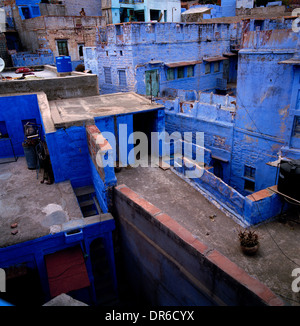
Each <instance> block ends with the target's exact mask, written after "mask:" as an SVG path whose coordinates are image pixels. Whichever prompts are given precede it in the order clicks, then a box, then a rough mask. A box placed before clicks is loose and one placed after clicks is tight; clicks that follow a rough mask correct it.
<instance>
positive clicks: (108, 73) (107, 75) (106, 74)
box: [104, 68, 112, 84]
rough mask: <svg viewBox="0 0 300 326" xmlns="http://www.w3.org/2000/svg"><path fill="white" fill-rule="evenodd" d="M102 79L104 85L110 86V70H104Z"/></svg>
mask: <svg viewBox="0 0 300 326" xmlns="http://www.w3.org/2000/svg"><path fill="white" fill-rule="evenodd" d="M104 79H105V83H106V84H112V79H111V68H104Z"/></svg>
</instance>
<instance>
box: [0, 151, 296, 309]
mask: <svg viewBox="0 0 300 326" xmlns="http://www.w3.org/2000/svg"><path fill="white" fill-rule="evenodd" d="M41 179H42V173H39V174H38V178H37V171H36V170H28V169H27V164H26V160H25V158H24V157H20V158H19V159H18V161H17V162H13V163H7V164H1V165H0V186H1V187H0V247H5V246H9V245H13V244H16V243H19V242H24V241H28V240H32V239H35V238H38V237H41V236H45V235H48V234H49V233H50V230H51V225H56V224H62V223H64V222H68V221H71V220H73V219H81V218H82V213H81V211H80V208H79V206H78V203H77V200H76V197H75V194H74V191H73V189H72V186H71V184H70V182H63V183H58V184H52V185H46V184H41V183H40V181H41ZM117 180H118V184H119V185H120V184H126V185H127V186H128V187H129V188H131V189H132V190H133V191H135V192H137V193H138V194H140V195H141V196H142V197H144V198H145V199H147V200H148V201H149V202H151V203H152V204H154V205H155V206H157V207H159V208H160V209H161V210H162V211H163V212H165V213H167V214H168V215H170V216H171V217H172V218H173V219H174V220H176V221H177V222H178V223H180V224H181V225H183V226H184V227H185V228H186V229H188V230H189V231H190V232H192V233H193V235H194V236H195V237H197V238H198V239H199V240H201V241H202V242H204V243H205V244H206V245H207V246H208V248H209V250H212V249H217V250H218V251H219V252H221V253H222V254H223V255H225V256H226V257H228V258H229V259H230V260H231V261H233V262H234V263H236V264H237V265H238V266H240V267H241V268H243V269H244V270H245V271H246V272H247V273H248V274H249V275H251V276H252V277H254V278H256V279H258V280H259V281H261V282H262V283H264V284H265V285H266V286H268V287H269V288H270V289H271V290H272V291H273V292H274V293H275V294H276V295H278V296H279V297H281V299H282V300H283V301H284V302H286V304H287V305H292V306H299V305H300V293H294V292H293V291H292V288H291V284H292V281H293V280H294V278H293V277H292V270H293V269H294V268H297V267H299V266H300V257H299V242H300V219H299V216H298V215H297V214H298V213H297V212H296V211H295V212H290V214H288V215H285V216H282V218H281V219H278V218H277V219H275V220H274V221H270V222H268V223H265V224H262V225H259V226H257V227H255V229H256V230H257V232H258V234H259V236H260V248H259V251H258V253H257V255H256V256H253V257H250V256H245V255H244V254H243V253H242V252H241V250H240V248H239V243H238V239H237V233H238V231H239V230H240V229H241V228H242V227H241V226H240V225H239V224H238V223H236V222H235V221H234V220H233V219H232V218H230V217H229V216H227V215H226V214H225V213H224V212H223V211H222V210H220V209H219V208H218V207H216V206H215V205H213V204H212V203H211V202H210V201H208V200H207V199H206V198H205V197H204V196H203V195H202V194H200V193H199V192H198V191H197V190H196V189H194V188H193V187H192V186H191V185H189V184H188V183H187V182H185V181H184V180H183V179H182V178H180V177H179V176H177V175H176V174H175V173H174V172H172V171H171V170H166V171H164V170H162V169H160V168H141V167H139V168H123V169H122V171H121V172H120V173H118V174H117ZM12 223H18V226H17V228H16V229H17V230H18V233H17V234H16V235H12V234H11V231H12V230H13V229H11V224H12Z"/></svg>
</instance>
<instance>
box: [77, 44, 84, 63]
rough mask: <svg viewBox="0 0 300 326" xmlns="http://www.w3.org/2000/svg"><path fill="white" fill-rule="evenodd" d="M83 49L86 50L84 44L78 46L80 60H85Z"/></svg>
mask: <svg viewBox="0 0 300 326" xmlns="http://www.w3.org/2000/svg"><path fill="white" fill-rule="evenodd" d="M83 48H84V44H83V43H81V44H78V55H79V58H80V59H83Z"/></svg>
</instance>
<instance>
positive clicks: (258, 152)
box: [231, 29, 300, 194]
mask: <svg viewBox="0 0 300 326" xmlns="http://www.w3.org/2000/svg"><path fill="white" fill-rule="evenodd" d="M297 49H298V50H299V35H298V34H296V33H293V32H292V31H291V30H289V29H283V30H268V31H253V32H248V33H247V34H246V35H245V37H244V44H243V49H242V50H241V51H240V53H239V72H238V84H237V112H236V123H235V130H234V137H233V152H232V159H231V185H233V186H234V187H235V188H236V189H237V190H238V191H240V192H241V193H244V194H247V193H248V194H249V193H251V192H253V191H258V190H261V189H264V188H266V187H268V186H272V185H273V184H276V183H277V180H276V175H277V169H276V168H274V167H273V166H271V165H268V164H267V163H269V162H272V161H276V160H278V158H279V157H288V158H300V151H299V149H300V146H299V145H300V144H299V141H298V140H299V130H298V129H299V128H298V119H299V117H298V115H297V112H298V110H299V95H298V94H299V60H298V61H293V60H291V58H292V57H293V56H294V55H295V53H296V51H297ZM297 98H298V102H297Z"/></svg>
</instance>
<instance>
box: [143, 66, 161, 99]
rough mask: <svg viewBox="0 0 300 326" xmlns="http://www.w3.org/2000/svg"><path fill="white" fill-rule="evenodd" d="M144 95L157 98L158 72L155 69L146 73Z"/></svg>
mask: <svg viewBox="0 0 300 326" xmlns="http://www.w3.org/2000/svg"><path fill="white" fill-rule="evenodd" d="M145 76H146V95H147V96H154V97H158V94H159V72H158V70H157V69H155V70H148V71H146V74H145Z"/></svg>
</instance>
